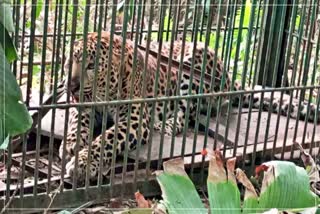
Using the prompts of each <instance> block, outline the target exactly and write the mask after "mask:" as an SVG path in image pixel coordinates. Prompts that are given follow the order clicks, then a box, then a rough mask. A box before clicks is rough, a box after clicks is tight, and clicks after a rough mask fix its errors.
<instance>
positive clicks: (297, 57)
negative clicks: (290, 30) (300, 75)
mask: <svg viewBox="0 0 320 214" xmlns="http://www.w3.org/2000/svg"><path fill="white" fill-rule="evenodd" d="M306 4H307V0H304V3H303V4H302V7H303V8H302V10H303V11H302V18H301V19H300V23H299V35H298V37H297V42H296V47H299V48H297V49H296V52H295V55H294V65H293V74H292V76H291V83H290V85H291V86H292V85H295V79H296V73H297V63H298V61H299V52H300V45H301V40H302V33H303V25H304V19H305V15H306V7H305V5H306ZM293 93H294V91H293V90H290V92H289V95H290V101H289V107H288V111H287V114H288V115H290V114H289V113H290V112H291V108H292V106H291V105H292V100H293ZM289 121H290V117H287V121H286V128H285V132H284V137H283V147H282V148H285V147H286V143H287V135H288V130H289V128H288V127H289ZM284 152H285V150H284V149H282V151H281V159H283V158H284Z"/></svg>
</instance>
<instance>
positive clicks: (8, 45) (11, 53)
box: [0, 22, 18, 63]
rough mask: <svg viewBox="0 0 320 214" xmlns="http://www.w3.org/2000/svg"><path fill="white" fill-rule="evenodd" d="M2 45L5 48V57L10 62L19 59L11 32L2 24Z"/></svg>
mask: <svg viewBox="0 0 320 214" xmlns="http://www.w3.org/2000/svg"><path fill="white" fill-rule="evenodd" d="M0 45H2V47H3V48H4V52H5V56H6V58H7V60H8V61H9V63H10V62H12V61H14V60H16V59H18V55H17V51H16V48H15V46H14V44H13V41H12V39H11V37H10V35H9V32H8V31H7V29H6V28H5V27H4V25H3V24H2V23H1V22H0Z"/></svg>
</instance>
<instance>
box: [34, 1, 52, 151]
mask: <svg viewBox="0 0 320 214" xmlns="http://www.w3.org/2000/svg"><path fill="white" fill-rule="evenodd" d="M48 13H49V0H46V1H45V5H44V20H43V37H42V45H43V47H46V46H47V34H48V30H47V29H48V28H47V26H48ZM46 50H47V49H46V48H43V49H42V53H41V62H42V63H41V71H40V96H39V104H40V105H41V104H42V103H43V94H44V85H45V83H44V78H45V72H46V65H45V61H46V56H47V51H46ZM41 115H42V111H41V110H40V111H39V117H38V121H37V124H38V128H37V139H36V148H37V149H36V155H37V156H40V151H39V150H40V144H41V123H42V120H41V118H42V117H41Z"/></svg>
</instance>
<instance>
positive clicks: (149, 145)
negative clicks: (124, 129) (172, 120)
mask: <svg viewBox="0 0 320 214" xmlns="http://www.w3.org/2000/svg"><path fill="white" fill-rule="evenodd" d="M150 3H151V5H153V4H154V0H151V1H150ZM153 12H154V7H150V13H149V14H150V17H149V23H148V35H147V46H146V60H145V64H147V63H148V57H149V54H148V52H149V48H150V40H151V30H152V24H153V17H154V14H153ZM152 105H153V106H154V104H152ZM152 120H153V118H151V122H150V124H153V122H154V121H152ZM153 131H154V130H153V127H152V125H150V130H149V140H148V142H147V144H148V154H147V164H146V174H148V172H149V171H150V164H151V149H152V136H153ZM128 137H129V136H128V135H127V136H126V139H128ZM148 178H149V176H146V180H148Z"/></svg>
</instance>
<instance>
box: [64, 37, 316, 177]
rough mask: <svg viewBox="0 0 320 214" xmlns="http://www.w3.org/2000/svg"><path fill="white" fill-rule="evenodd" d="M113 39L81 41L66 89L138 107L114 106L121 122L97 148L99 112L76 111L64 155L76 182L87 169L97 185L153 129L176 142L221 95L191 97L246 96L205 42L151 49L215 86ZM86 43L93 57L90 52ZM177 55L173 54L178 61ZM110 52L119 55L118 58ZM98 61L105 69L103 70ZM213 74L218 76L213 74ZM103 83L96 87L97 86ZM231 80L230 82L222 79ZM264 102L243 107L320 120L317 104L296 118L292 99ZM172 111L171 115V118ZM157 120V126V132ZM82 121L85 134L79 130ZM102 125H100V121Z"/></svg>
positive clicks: (111, 109) (76, 96)
mask: <svg viewBox="0 0 320 214" xmlns="http://www.w3.org/2000/svg"><path fill="white" fill-rule="evenodd" d="M111 35H112V34H111V33H110V32H107V31H103V32H101V34H100V37H101V38H100V41H99V34H98V33H97V32H93V33H89V34H88V35H87V40H86V44H85V43H84V39H82V38H81V39H78V40H76V41H75V42H74V44H73V47H74V48H73V52H72V59H68V60H66V63H65V68H66V70H67V68H69V67H70V68H71V70H70V71H68V70H67V71H68V72H69V75H70V77H69V78H68V79H69V80H70V83H69V84H66V86H65V87H66V90H70V92H71V95H72V98H73V100H75V102H80V101H82V102H93V101H103V102H107V101H109V102H112V101H117V100H126V101H132V102H124V103H122V104H117V103H116V102H114V103H113V104H110V105H108V108H107V110H108V113H109V115H111V116H112V117H113V121H114V124H113V125H111V126H110V127H108V128H107V129H106V131H105V132H104V133H100V135H98V136H97V137H95V138H94V139H93V141H92V142H90V141H89V138H90V137H89V136H90V114H91V113H92V111H93V110H92V108H89V107H83V108H82V109H81V111H80V110H79V109H78V108H71V109H70V112H71V113H70V117H69V123H68V131H67V137H66V140H65V141H63V142H62V143H61V146H60V152H59V154H60V157H61V158H62V157H65V158H66V160H67V163H66V166H65V167H66V174H67V175H69V176H76V177H77V179H78V180H83V179H84V178H85V177H86V170H87V167H88V170H89V174H88V175H89V179H93V180H94V179H97V177H98V173H99V168H100V167H101V168H104V169H106V168H110V167H111V163H112V160H113V158H114V157H118V156H120V155H121V154H123V152H124V151H125V150H126V148H127V149H128V150H129V151H133V150H135V149H136V148H137V145H139V144H140V145H145V144H147V143H148V142H149V139H150V131H151V129H155V130H162V127H163V126H164V130H163V131H164V132H165V135H168V136H172V135H173V134H174V133H175V134H180V133H182V131H183V129H184V127H185V126H186V121H188V120H190V121H195V120H196V116H197V112H200V113H199V114H205V113H207V111H208V106H209V105H211V106H216V105H217V101H218V97H219V96H204V97H203V98H201V101H199V99H197V98H194V97H190V95H197V94H201V93H202V94H210V93H212V94H214V93H221V92H229V91H231V90H246V89H245V88H244V87H242V86H241V84H239V83H238V82H235V83H234V84H232V79H231V75H230V73H229V72H226V71H225V69H224V64H223V61H222V60H220V59H219V58H218V57H217V56H216V54H215V51H214V50H213V49H211V48H210V47H207V48H206V47H205V44H203V43H201V42H198V43H197V44H196V45H194V43H193V42H185V43H182V41H176V42H174V43H173V44H172V43H169V42H168V43H165V42H164V43H162V47H161V48H159V43H158V42H151V43H150V50H154V51H156V52H157V51H158V50H160V54H161V55H163V56H166V57H168V58H169V57H172V60H176V61H180V60H181V61H182V62H183V63H185V64H186V65H189V66H191V65H194V68H195V69H200V70H201V69H202V68H203V69H204V72H205V73H206V74H207V75H213V78H212V80H213V81H212V82H206V81H204V82H203V81H201V79H198V78H191V76H192V75H191V74H192V73H191V72H190V71H186V70H184V69H182V70H181V69H179V68H178V67H175V66H170V64H169V63H168V64H165V63H160V64H158V62H157V57H155V56H153V55H151V54H150V53H148V52H147V51H146V50H143V49H141V48H138V47H135V45H134V42H133V41H131V40H129V39H125V41H124V38H122V37H121V36H120V35H112V36H111ZM98 41H99V42H98ZM84 45H85V47H86V54H84ZM98 45H100V47H98ZM170 49H172V54H171V55H170ZM182 50H184V51H182ZM98 51H99V54H98ZM109 52H111V53H112V55H111V56H109ZM83 56H86V58H85V63H84V68H85V69H84V71H82V63H83V60H84V59H83ZM98 56H99V57H98ZM97 57H98V59H97ZM96 59H97V62H98V63H97V65H96V68H95V61H96ZM204 59H206V60H205V65H204V67H202V66H203V65H202V64H203V61H204ZM71 62H72V64H71ZM214 68H215V70H214ZM213 70H214V71H215V72H213V73H212V71H213ZM81 75H82V77H81ZM95 78H96V81H94V79H95ZM223 78H224V79H225V81H222V79H223ZM81 79H83V83H82V84H83V93H82V94H83V97H82V99H81V97H80V88H81V87H80V86H81ZM94 83H96V85H95V84H94ZM67 85H68V86H67ZM213 86H214V87H213ZM93 88H95V90H93ZM94 91H95V93H94ZM172 96H181V98H180V99H179V100H175V99H167V100H166V102H167V103H166V104H165V102H162V101H159V102H151V101H150V102H148V100H152V99H155V98H167V97H172ZM188 96H189V97H188ZM260 98H261V96H258V95H257V96H255V95H251V94H248V95H244V96H243V98H242V99H243V100H242V101H243V102H242V103H243V105H244V106H245V105H249V103H250V102H252V103H253V105H252V106H253V107H255V108H259V107H260V106H261V104H262V105H263V109H264V110H269V109H270V107H271V108H272V109H271V111H272V112H274V113H278V112H279V113H280V114H282V115H289V116H290V117H292V118H297V117H299V118H300V119H304V118H305V117H307V116H308V118H306V119H308V120H313V119H314V118H315V114H316V113H319V109H317V106H316V105H314V104H309V106H308V104H307V103H302V105H300V109H299V110H298V106H299V105H298V102H297V103H294V102H292V104H291V105H292V106H291V108H290V109H291V111H290V112H288V109H289V105H290V102H289V99H285V100H282V101H280V100H279V98H278V97H276V96H275V97H274V98H273V99H272V100H270V99H265V100H261V99H260ZM220 99H221V100H222V103H229V102H232V105H237V104H238V103H239V100H240V98H239V97H235V98H234V99H232V100H231V101H230V96H227V95H221V96H220ZM141 100H142V101H143V102H142V101H141ZM135 101H136V102H135ZM153 101H156V100H153ZM307 108H310V110H309V114H307ZM103 110H104V108H103V107H101V106H100V105H99V106H97V107H96V108H95V110H94V111H95V112H97V113H98V115H99V116H98V117H100V120H101V117H102V115H103V114H102V113H103ZM165 111H166V115H164V112H165ZM187 112H188V114H187ZM152 116H153V118H154V123H153V124H152V125H153V127H151V117H152ZM79 120H80V123H81V126H80V130H78V121H79ZM95 120H98V119H97V118H95ZM318 122H319V121H318ZM77 132H79V133H80V137H79V139H78V143H76V142H77ZM89 145H91V148H90V146H89ZM64 148H65V149H64ZM101 151H102V152H101ZM77 152H78V153H77ZM64 153H66V154H64ZM76 153H77V154H78V160H77V165H78V166H77V168H75V164H76V163H75V162H76V155H75V154H76ZM100 164H102V166H100Z"/></svg>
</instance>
